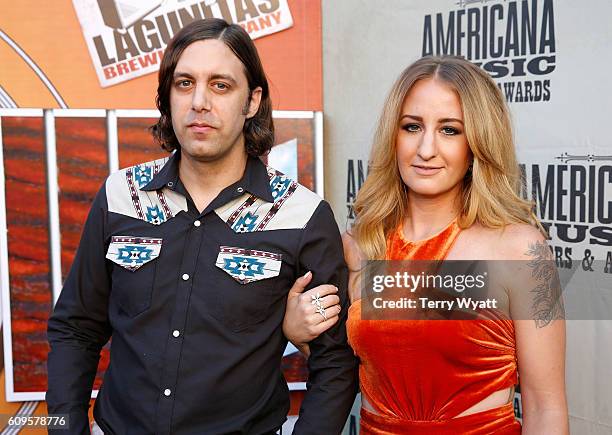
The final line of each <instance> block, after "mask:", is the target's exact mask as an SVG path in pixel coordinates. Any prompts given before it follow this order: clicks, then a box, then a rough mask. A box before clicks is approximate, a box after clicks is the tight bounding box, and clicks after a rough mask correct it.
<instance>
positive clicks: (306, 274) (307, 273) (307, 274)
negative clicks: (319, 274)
mask: <svg viewBox="0 0 612 435" xmlns="http://www.w3.org/2000/svg"><path fill="white" fill-rule="evenodd" d="M311 274H312V272H310V270H309V271H308V272H306V273H305V274H304V275H303V276H302V278H308V277H309V276H310V275H311Z"/></svg>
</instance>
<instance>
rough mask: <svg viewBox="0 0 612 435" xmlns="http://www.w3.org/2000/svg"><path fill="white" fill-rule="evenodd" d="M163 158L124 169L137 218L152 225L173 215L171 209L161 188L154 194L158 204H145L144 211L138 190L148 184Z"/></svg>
mask: <svg viewBox="0 0 612 435" xmlns="http://www.w3.org/2000/svg"><path fill="white" fill-rule="evenodd" d="M165 160H167V159H164V160H162V161H160V160H156V161H155V162H152V163H148V164H147V163H143V164H141V165H136V166H133V167H131V168H127V169H126V171H125V179H126V182H127V185H128V188H129V190H130V196H131V198H132V205H133V207H134V210H135V211H136V216H138V218H139V219H142V220H144V221H147V222H149V223H151V224H154V225H160V224H162V223H164V222H166V221H167V220H168V219H171V218H173V217H174V215H173V214H172V211H171V210H170V207H169V206H168V202H167V200H166V196H165V195H164V193H163V192H162V191H161V190H158V191H157V192H156V194H157V199H158V200H159V204H151V205H150V206H145V207H146V212H144V211H143V204H142V201H141V199H140V195H139V194H138V192H139V190H140V189H142V188H143V187H144V186H146V185H147V184H149V182H150V181H151V180H152V179H153V177H155V175H157V174H158V172H159V171H160V169H161V167H162V164H161V163H165ZM160 205H161V209H160Z"/></svg>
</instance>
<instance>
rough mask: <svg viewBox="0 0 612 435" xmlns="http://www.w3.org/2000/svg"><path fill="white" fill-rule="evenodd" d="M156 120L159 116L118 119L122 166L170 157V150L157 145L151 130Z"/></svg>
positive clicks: (120, 161)
mask: <svg viewBox="0 0 612 435" xmlns="http://www.w3.org/2000/svg"><path fill="white" fill-rule="evenodd" d="M156 122H157V118H119V119H117V135H118V140H119V167H120V168H127V167H128V166H133V165H136V164H139V163H143V162H149V161H151V160H155V159H161V158H164V157H168V152H166V151H164V150H163V149H161V147H160V146H159V145H157V143H156V142H155V141H154V140H153V136H151V133H150V132H149V127H150V126H152V125H153V124H155V123H156Z"/></svg>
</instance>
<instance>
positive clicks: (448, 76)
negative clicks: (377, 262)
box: [351, 56, 538, 259]
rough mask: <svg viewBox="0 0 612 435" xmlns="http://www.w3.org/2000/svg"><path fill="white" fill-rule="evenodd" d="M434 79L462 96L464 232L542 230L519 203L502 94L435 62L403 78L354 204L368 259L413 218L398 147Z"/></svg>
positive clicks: (425, 61) (460, 66)
mask: <svg viewBox="0 0 612 435" xmlns="http://www.w3.org/2000/svg"><path fill="white" fill-rule="evenodd" d="M427 78H434V79H435V80H440V81H441V82H444V83H445V84H447V85H449V86H450V87H451V88H452V89H454V90H455V91H456V92H457V94H458V95H459V99H460V100H461V108H462V110H463V122H464V129H465V134H466V138H467V142H468V145H469V147H470V150H471V151H472V155H473V163H472V166H471V169H470V170H468V173H467V174H466V177H465V179H464V181H463V189H462V194H461V198H460V200H461V212H460V216H459V218H458V223H459V226H460V227H461V228H467V227H470V226H471V225H472V224H473V223H474V222H476V221H477V222H479V223H480V224H482V225H483V226H486V227H490V228H502V227H504V226H505V225H507V224H510V223H528V224H532V225H536V226H537V225H538V222H537V219H536V218H535V215H534V214H533V212H532V208H533V207H532V203H531V202H529V201H526V200H524V199H522V198H521V197H520V196H519V188H520V183H521V178H520V172H519V166H518V163H517V160H516V154H515V150H514V142H513V138H512V127H511V123H510V114H509V111H508V107H507V105H506V101H505V99H504V96H503V94H502V93H501V91H500V90H499V88H498V87H497V85H496V84H495V82H494V81H493V80H492V79H491V78H490V77H489V75H488V74H487V73H486V72H484V71H483V70H481V69H480V68H479V67H477V66H476V65H474V64H472V63H471V62H469V61H467V60H465V59H463V58H460V57H455V56H440V57H432V56H428V57H424V58H421V59H419V60H417V61H416V62H414V63H413V64H412V65H410V66H409V67H408V68H406V69H405V70H404V71H403V72H402V73H401V75H400V76H399V78H398V79H397V81H396V82H395V84H394V85H393V87H392V88H391V91H390V93H389V95H388V96H387V99H386V101H385V104H384V108H383V111H382V113H381V115H380V118H379V120H378V127H377V129H376V133H375V135H374V141H373V146H372V151H371V155H370V168H369V171H368V177H367V179H366V180H365V183H364V184H363V186H362V187H361V189H360V190H359V193H358V195H357V198H356V201H355V204H354V207H355V214H356V220H355V224H354V225H353V228H352V230H351V235H352V237H353V238H354V239H355V241H356V242H357V244H358V246H359V248H360V250H361V253H362V255H363V256H364V257H365V258H364V259H384V258H385V251H386V239H387V235H388V234H389V232H390V231H393V230H394V229H395V228H397V226H398V225H400V223H401V222H402V220H403V219H405V218H406V213H407V205H408V191H407V187H406V185H405V184H404V183H403V181H402V178H401V176H400V173H399V168H398V163H397V154H396V143H395V142H396V138H397V133H398V129H399V120H400V115H401V110H402V106H403V103H404V99H405V97H406V95H407V94H408V92H409V91H410V90H411V89H412V87H413V86H414V84H415V83H416V82H417V81H418V80H423V79H427Z"/></svg>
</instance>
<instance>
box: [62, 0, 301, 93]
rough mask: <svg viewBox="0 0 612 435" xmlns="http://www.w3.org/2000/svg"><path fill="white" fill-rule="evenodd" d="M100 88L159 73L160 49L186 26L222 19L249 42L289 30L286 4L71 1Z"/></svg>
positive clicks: (274, 0) (271, 0)
mask: <svg viewBox="0 0 612 435" xmlns="http://www.w3.org/2000/svg"><path fill="white" fill-rule="evenodd" d="M73 5H74V8H75V10H76V13H77V15H78V17H79V21H80V23H81V28H82V30H83V35H84V36H85V40H86V42H87V47H88V48H89V53H90V55H91V59H92V61H93V64H94V66H95V69H96V73H97V74H98V79H99V80H100V85H101V86H102V87H107V86H112V85H115V84H117V83H121V82H125V81H127V80H131V79H133V78H136V77H139V76H142V75H145V74H149V73H151V72H155V71H157V70H158V69H159V64H160V62H161V59H162V56H163V53H164V48H165V47H166V45H167V44H168V42H169V41H170V39H172V37H173V36H174V35H175V34H176V33H177V32H178V31H179V30H180V29H182V28H183V27H184V26H186V25H187V24H189V23H190V22H192V21H194V20H197V19H202V18H212V17H215V18H223V19H224V20H226V21H227V22H229V23H235V24H239V25H240V26H242V27H243V28H244V29H245V30H246V31H247V32H248V33H249V35H250V36H251V38H252V39H256V38H260V37H262V36H266V35H270V34H272V33H276V32H280V31H281V30H284V29H287V28H289V27H291V26H292V25H293V18H292V17H291V12H290V10H289V5H288V4H287V0H199V1H194V0H149V1H142V0H73Z"/></svg>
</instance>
